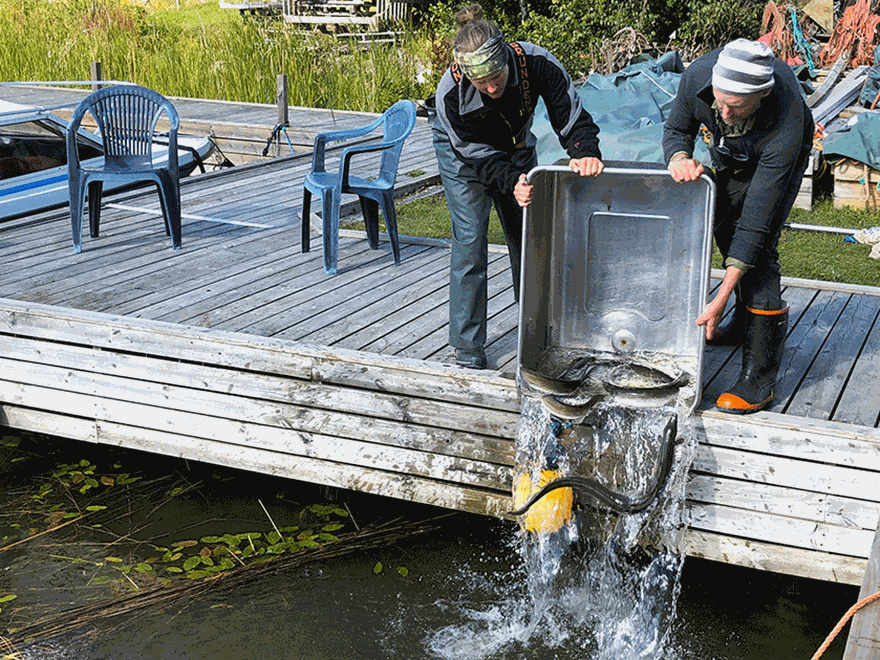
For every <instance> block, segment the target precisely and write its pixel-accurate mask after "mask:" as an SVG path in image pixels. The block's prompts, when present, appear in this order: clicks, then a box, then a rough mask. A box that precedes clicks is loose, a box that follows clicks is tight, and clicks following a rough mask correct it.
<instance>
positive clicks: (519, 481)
mask: <svg viewBox="0 0 880 660" xmlns="http://www.w3.org/2000/svg"><path fill="white" fill-rule="evenodd" d="M558 476H559V473H558V472H557V471H556V470H542V471H541V476H540V477H539V479H538V481H539V483H538V485H537V487H535V486H534V485H533V484H532V480H531V478H530V477H529V475H527V474H520V475H518V476H517V478H516V483H515V484H514V486H513V507H514V509H519V508H521V507H522V506H523V505H524V504H525V503H526V502H528V501H529V498H530V497H531V496H532V495H534V494H535V493H537V492H538V491H539V490H540V489H541V488H543V487H544V486H546V485H547V484H549V483H550V482H551V481H553V480H554V479H556V478H557V477H558ZM573 503H574V494H573V493H572V490H571V488H557V489H556V490H552V491H550V492H549V493H547V494H546V495H545V496H544V497H542V498H541V499H540V500H538V501H537V502H535V503H534V504H533V505H532V507H531V508H530V509H529V510H528V511H526V512H525V514H524V515H522V516H521V519H520V522H521V524H522V525H523V526H524V527H525V528H526V530H528V531H530V532H534V533H536V534H551V533H552V532H555V531H557V530H559V529H560V528H561V527H562V526H563V525H565V524H566V523H567V522H568V521H569V520H571V507H572V505H573Z"/></svg>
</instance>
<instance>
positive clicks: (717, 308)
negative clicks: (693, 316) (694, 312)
mask: <svg viewBox="0 0 880 660" xmlns="http://www.w3.org/2000/svg"><path fill="white" fill-rule="evenodd" d="M744 274H745V271H744V270H742V269H740V268H736V267H735V266H728V267H727V270H726V271H725V273H724V279H723V280H722V281H721V286H720V287H718V293H716V294H715V297H714V298H713V299H712V301H711V302H710V303H709V304H708V305H706V308H705V309H704V310H703V313H702V314H700V315H699V316H698V317H697V320H696V324H697V325H704V326H706V339H712V338H713V337H714V336H715V328H717V327H718V323H719V321H721V316H722V315H723V314H724V308H725V307H727V300H728V299H729V298H730V294H731V293H733V289H734V287H735V286H736V283H737V282H739V280H740V278H741V277H742V276H743V275H744Z"/></svg>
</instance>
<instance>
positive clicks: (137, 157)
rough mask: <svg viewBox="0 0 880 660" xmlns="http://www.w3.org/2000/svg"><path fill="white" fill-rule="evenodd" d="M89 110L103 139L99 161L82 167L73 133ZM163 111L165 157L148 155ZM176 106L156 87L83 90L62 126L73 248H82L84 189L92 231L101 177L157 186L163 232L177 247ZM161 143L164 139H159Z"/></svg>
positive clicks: (94, 232)
mask: <svg viewBox="0 0 880 660" xmlns="http://www.w3.org/2000/svg"><path fill="white" fill-rule="evenodd" d="M87 112H88V113H91V115H92V116H93V117H94V118H95V121H96V122H97V125H98V131H99V132H100V134H101V139H102V141H103V143H104V162H103V165H101V166H98V167H84V166H83V164H82V163H80V160H79V154H78V153H77V148H76V133H77V131H78V130H79V127H80V124H81V123H82V120H83V118H84V117H85V115H86V113H87ZM163 113H164V114H165V115H166V117H167V118H168V121H169V123H170V125H171V130H170V132H169V133H168V140H167V142H168V158H167V162H165V163H162V164H157V163H156V162H155V160H154V157H153V144H154V143H153V138H154V134H155V130H156V123H157V122H158V120H159V117H160V116H161V115H162V114H163ZM179 125H180V119H179V118H178V115H177V111H176V110H175V109H174V106H173V105H171V102H170V101H168V99H166V98H165V97H164V96H162V95H161V94H159V93H158V92H154V91H153V90H151V89H147V88H146V87H139V86H137V85H112V86H110V87H104V88H103V89H99V90H98V91H96V92H92V93H91V94H89V95H88V96H87V97H86V98H85V99H83V101H82V102H81V103H80V104H79V106H78V107H77V109H76V111H75V112H74V113H73V117H72V118H71V120H70V123H69V124H68V126H67V133H66V138H67V173H68V178H69V185H70V223H71V229H72V231H73V249H74V251H76V252H81V251H82V221H83V208H84V206H85V196H86V189H87V188H88V195H89V233H90V235H91V236H92V237H93V238H95V237H97V236H98V225H99V223H100V220H101V191H102V189H103V184H104V181H113V182H123V183H128V182H131V183H135V182H138V181H153V182H154V183H155V184H156V186H157V187H158V189H159V200H160V202H161V204H162V215H163V216H164V218H165V233H166V234H169V235H170V236H171V244H172V246H173V247H174V249H178V248H180V171H179V169H178V163H177V129H178V126H179ZM162 142H163V143H164V142H165V140H164V139H163V140H162Z"/></svg>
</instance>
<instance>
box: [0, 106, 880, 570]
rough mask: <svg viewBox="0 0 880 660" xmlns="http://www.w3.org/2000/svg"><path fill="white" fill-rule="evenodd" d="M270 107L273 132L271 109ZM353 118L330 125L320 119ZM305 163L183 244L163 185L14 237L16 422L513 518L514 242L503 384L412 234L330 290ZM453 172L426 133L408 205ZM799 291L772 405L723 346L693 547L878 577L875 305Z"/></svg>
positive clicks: (5, 285)
mask: <svg viewBox="0 0 880 660" xmlns="http://www.w3.org/2000/svg"><path fill="white" fill-rule="evenodd" d="M6 89H7V90H8V89H9V88H6ZM43 93H45V92H43ZM31 102H33V101H31ZM40 104H41V105H44V104H45V103H40ZM188 104H192V106H191V107H192V108H193V109H189V110H185V111H184V110H181V113H182V114H183V113H184V112H187V113H189V114H188V117H192V116H198V117H203V118H204V117H208V110H207V109H204V110H199V107H201V106H199V104H198V102H197V101H183V100H175V105H177V107H178V108H179V109H182V108H184V107H188ZM209 105H210V104H209ZM209 105H207V106H205V108H208V107H209ZM258 110H260V108H257V107H255V106H253V107H252V106H248V107H247V108H243V109H242V112H243V113H244V112H245V111H246V112H256V111H258ZM233 111H234V108H229V109H228V111H227V116H232V115H233V114H234V112H233ZM262 112H263V115H264V116H265V118H266V121H265V123H264V124H257V125H260V126H263V127H265V126H269V127H270V128H271V124H272V122H273V121H274V107H273V106H270V105H267V106H264V107H262ZM298 112H299V111H298V110H296V109H292V110H291V124H292V125H295V126H297V127H299V130H302V131H303V134H304V135H305V134H307V133H308V131H309V130H315V129H316V128H319V127H323V126H321V122H320V121H317V120H315V121H314V128H307V127H306V125H307V124H308V123H309V122H310V121H312V118H314V117H319V116H320V113H321V111H316V110H308V111H305V110H304V111H303V113H304V114H303V121H302V122H300V121H299V119H298V114H297V113H298ZM346 117H347V115H346V114H345V113H331V112H330V111H325V113H324V118H325V120H326V121H325V122H324V124H325V126H329V125H331V124H333V122H334V121H336V122H337V123H338V122H341V121H343V119H345V118H346ZM357 119H358V117H357V116H356V113H353V114H352V115H351V118H350V119H346V120H347V121H355V120H357ZM205 121H210V119H206V120H205ZM245 121H251V120H247V119H242V122H245ZM255 123H256V122H255ZM305 141H306V142H307V143H308V142H309V141H308V140H305ZM309 159H310V154H309V153H308V151H303V152H302V153H299V154H290V155H287V156H283V157H279V158H275V159H273V160H268V161H264V162H255V163H252V164H248V165H244V166H240V167H236V168H232V169H226V170H220V171H216V172H209V173H207V174H203V175H199V176H195V177H190V178H189V179H187V180H184V181H183V182H182V202H183V213H184V219H183V248H182V249H181V250H172V249H171V241H170V239H169V238H168V237H167V236H166V235H165V232H164V229H163V223H162V219H161V215H160V214H159V205H158V198H157V196H156V194H155V192H154V191H153V190H148V191H144V192H129V193H124V194H120V195H116V196H113V197H110V198H108V199H107V200H106V202H107V203H106V205H105V207H104V209H103V211H102V226H101V229H102V234H101V237H100V238H96V239H92V238H89V237H87V236H86V237H84V239H83V251H82V253H81V254H74V252H73V246H72V240H71V236H70V220H69V215H68V214H67V212H66V210H59V211H55V212H46V213H41V214H37V215H33V216H30V217H26V218H20V219H18V220H13V221H8V222H4V223H0V263H2V269H0V424H2V425H5V426H9V427H12V428H17V429H27V430H32V431H36V432H44V433H49V434H52V435H56V436H60V437H66V438H74V439H78V440H83V441H88V442H97V443H104V444H109V445H117V446H125V447H130V448H135V449H142V450H145V451H150V452H156V453H161V454H166V455H171V456H181V457H185V458H188V459H192V460H200V461H206V462H211V463H217V464H223V465H229V466H233V467H237V468H243V469H248V470H253V471H257V472H263V473H268V474H275V475H282V476H285V477H289V478H293V479H300V480H305V481H310V482H315V483H320V484H326V485H330V486H336V487H342V488H350V489H355V490H361V491H366V492H371V493H377V494H381V495H385V496H389V497H396V498H402V499H408V500H413V501H417V502H423V503H429V504H434V505H438V506H442V507H446V508H450V509H457V510H462V511H470V512H476V513H481V514H486V515H491V516H504V515H506V512H507V511H508V510H509V509H510V508H511V500H510V490H511V473H512V469H511V468H512V465H513V440H514V437H515V432H516V424H517V420H518V410H519V398H518V392H517V389H516V385H515V382H514V380H513V373H514V370H515V364H516V345H517V333H516V327H517V315H518V311H517V306H516V305H515V303H514V300H513V292H512V288H511V282H510V274H509V270H508V264H507V256H506V254H505V252H504V250H503V248H496V249H493V251H492V252H491V257H492V259H491V264H490V280H489V296H490V299H489V315H490V319H489V344H488V346H487V351H488V354H489V361H490V367H491V369H490V370H486V371H469V370H462V369H458V368H456V367H454V366H452V364H451V362H452V349H451V348H450V347H449V346H448V344H447V332H448V328H447V304H448V300H447V296H448V275H449V274H448V269H449V249H448V246H447V245H446V244H445V243H444V242H442V241H428V240H419V239H406V238H405V239H403V240H402V244H401V249H402V263H401V265H400V266H394V264H393V260H392V257H391V251H390V248H389V246H388V244H387V243H386V242H383V243H382V244H381V246H380V249H379V250H377V251H374V250H370V249H369V246H368V242H367V239H366V236H365V235H364V233H363V232H360V231H347V232H343V236H342V238H341V240H340V246H339V270H340V272H339V274H338V275H336V276H329V275H325V274H324V272H323V270H322V267H321V252H320V249H319V248H318V247H317V246H320V240H318V239H313V243H312V244H313V246H316V247H313V249H312V251H311V252H309V253H306V254H303V253H302V252H301V251H300V243H299V229H300V219H299V216H298V214H299V212H300V204H301V194H302V180H303V177H304V176H305V173H306V172H307V169H308V167H309ZM436 171H437V170H436V162H435V160H434V157H433V152H432V147H431V142H430V135H429V128H428V127H427V125H426V124H425V123H424V120H421V119H420V120H419V123H418V126H417V128H416V130H415V131H414V133H413V135H412V137H411V138H410V139H409V140H408V141H407V144H406V148H405V151H404V156H403V161H402V164H401V167H400V176H399V179H398V181H399V182H400V188H401V190H406V189H410V190H416V189H418V188H419V187H423V186H426V185H431V184H433V183H435V182H436ZM407 173H411V174H412V176H409V175H408V174H407ZM346 201H347V204H348V205H349V207H350V208H351V207H353V206H354V204H355V200H354V198H352V199H351V200H346ZM313 207H314V205H313ZM352 217H353V218H356V217H357V216H352ZM319 226H320V222H319V221H318V220H317V218H313V221H312V227H313V231H315V229H316V228H317V227H319ZM784 284H785V287H786V288H785V297H786V300H787V301H788V302H789V304H790V306H791V324H790V330H789V339H788V345H787V349H786V353H785V357H784V362H783V367H782V370H781V374H780V387H779V397H778V400H777V401H776V402H775V403H774V405H773V406H772V408H771V409H770V410H769V411H765V412H762V413H758V414H755V415H751V416H747V417H742V418H741V417H734V416H729V415H723V414H721V413H718V412H716V411H714V410H713V408H712V405H711V402H712V401H714V398H715V397H716V396H717V394H718V393H719V391H720V389H721V388H722V387H725V386H726V385H728V384H729V383H730V382H732V380H733V379H734V378H735V375H736V372H737V364H736V362H737V353H736V352H735V351H734V350H732V349H730V348H707V352H706V355H705V364H704V372H703V380H704V392H705V396H704V400H703V402H702V403H701V405H700V406H699V407H698V410H697V415H696V419H695V427H696V433H697V436H698V440H699V449H698V453H697V457H696V460H695V463H694V465H693V468H692V474H691V480H690V484H689V489H688V504H689V511H690V516H691V524H690V529H689V532H688V534H687V536H686V540H685V548H684V550H685V552H687V553H688V554H690V555H694V556H700V557H706V558H709V559H713V560H717V561H723V562H728V563H735V564H740V565H745V566H752V567H755V568H761V569H766V570H772V571H778V572H782V573H788V574H792V575H801V576H806V577H811V578H818V579H822V580H829V581H836V582H843V583H848V584H861V583H862V581H863V576H864V574H865V571H866V567H867V565H868V558H869V556H870V552H871V545H872V541H873V538H874V534H875V530H876V529H877V527H878V520H880V430H878V418H880V375H878V373H880V372H878V369H877V366H878V364H880V362H878V360H880V289H878V288H871V287H858V286H846V285H829V284H826V283H822V282H807V281H794V280H785V281H784Z"/></svg>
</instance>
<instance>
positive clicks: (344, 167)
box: [339, 140, 397, 186]
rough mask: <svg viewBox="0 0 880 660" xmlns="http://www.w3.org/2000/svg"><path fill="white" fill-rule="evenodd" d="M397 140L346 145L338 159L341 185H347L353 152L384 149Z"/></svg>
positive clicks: (363, 152) (362, 152)
mask: <svg viewBox="0 0 880 660" xmlns="http://www.w3.org/2000/svg"><path fill="white" fill-rule="evenodd" d="M396 143H397V141H396V140H395V141H394V142H383V143H381V144H359V145H355V146H352V147H346V148H345V150H344V151H343V152H342V157H341V158H340V161H339V174H340V177H341V179H342V185H343V186H347V185H348V172H349V169H350V168H351V158H352V156H354V155H355V154H365V153H370V152H373V151H386V150H388V149H390V148H391V147H393V146H394V145H395V144H396Z"/></svg>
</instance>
